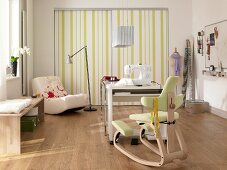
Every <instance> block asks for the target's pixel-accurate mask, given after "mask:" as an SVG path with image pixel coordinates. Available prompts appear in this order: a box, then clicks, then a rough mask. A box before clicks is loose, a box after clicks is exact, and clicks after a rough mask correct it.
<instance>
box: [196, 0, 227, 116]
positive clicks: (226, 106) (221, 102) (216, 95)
mask: <svg viewBox="0 0 227 170" xmlns="http://www.w3.org/2000/svg"><path fill="white" fill-rule="evenodd" d="M226 7H227V1H226V0H219V1H218V2H217V1H213V0H192V25H193V35H194V36H195V38H196V37H197V32H198V31H201V30H204V27H205V26H206V25H209V24H212V23H215V22H218V21H221V20H224V19H227V10H226ZM195 47H196V46H195ZM195 62H196V63H195V65H196V76H197V77H196V95H197V98H199V99H204V100H205V101H208V102H209V103H210V105H211V106H212V107H213V108H217V109H218V110H219V111H220V110H222V111H223V114H225V115H226V116H227V85H226V84H227V79H226V78H217V77H211V76H203V75H202V70H203V69H205V56H201V55H200V54H197V55H196V56H195ZM225 71H227V70H226V69H225ZM225 115H224V116H225Z"/></svg>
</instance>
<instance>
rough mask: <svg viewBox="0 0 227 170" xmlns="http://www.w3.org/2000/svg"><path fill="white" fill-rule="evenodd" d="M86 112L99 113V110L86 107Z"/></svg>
mask: <svg viewBox="0 0 227 170" xmlns="http://www.w3.org/2000/svg"><path fill="white" fill-rule="evenodd" d="M84 111H87V112H94V111H97V109H96V108H92V106H89V107H86V108H85V109H84Z"/></svg>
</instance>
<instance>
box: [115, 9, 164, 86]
mask: <svg viewBox="0 0 227 170" xmlns="http://www.w3.org/2000/svg"><path fill="white" fill-rule="evenodd" d="M112 15H113V16H112V26H113V27H117V26H130V25H133V26H134V45H133V46H132V47H128V48H113V75H117V76H118V77H120V78H122V77H123V76H124V65H126V64H148V65H151V69H152V79H153V80H154V81H156V82H159V83H161V84H164V82H165V80H166V78H167V77H168V10H164V9H151V10H114V11H113V14H112ZM136 76H138V75H135V77H136Z"/></svg>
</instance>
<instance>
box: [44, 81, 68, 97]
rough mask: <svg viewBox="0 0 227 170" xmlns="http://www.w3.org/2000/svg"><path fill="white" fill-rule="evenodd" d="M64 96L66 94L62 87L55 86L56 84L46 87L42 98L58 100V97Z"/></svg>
mask: <svg viewBox="0 0 227 170" xmlns="http://www.w3.org/2000/svg"><path fill="white" fill-rule="evenodd" d="M66 95H68V94H67V92H66V91H65V89H64V87H63V86H62V85H61V84H57V83H54V84H51V85H48V86H47V87H46V88H45V89H44V91H43V93H42V96H43V97H44V98H45V99H49V98H59V97H64V96H66Z"/></svg>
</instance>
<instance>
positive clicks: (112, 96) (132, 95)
mask: <svg viewBox="0 0 227 170" xmlns="http://www.w3.org/2000/svg"><path fill="white" fill-rule="evenodd" d="M114 84H115V83H114V82H107V81H104V82H101V84H100V85H101V87H100V93H101V96H102V88H104V126H105V131H106V122H107V126H108V131H107V132H108V134H109V141H110V143H112V142H113V135H114V134H113V133H114V132H113V126H112V120H113V102H140V99H141V97H143V96H153V97H154V96H159V95H160V94H161V92H162V88H161V87H160V85H157V84H154V85H151V86H115V85H114ZM106 96H107V98H106ZM101 106H102V97H101ZM107 106H108V109H106V107H107ZM101 111H102V108H101ZM107 111H108V114H106V112H107ZM106 115H108V116H106Z"/></svg>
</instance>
